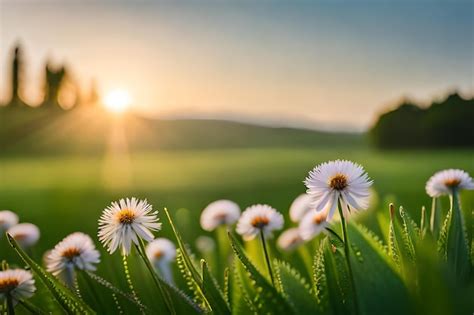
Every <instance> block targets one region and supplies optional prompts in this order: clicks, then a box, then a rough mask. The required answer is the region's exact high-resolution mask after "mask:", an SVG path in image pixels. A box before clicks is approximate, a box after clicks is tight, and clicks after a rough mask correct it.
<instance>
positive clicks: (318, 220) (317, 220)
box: [313, 213, 326, 225]
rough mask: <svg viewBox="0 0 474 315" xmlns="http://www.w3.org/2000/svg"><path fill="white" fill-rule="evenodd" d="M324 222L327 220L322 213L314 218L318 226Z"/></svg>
mask: <svg viewBox="0 0 474 315" xmlns="http://www.w3.org/2000/svg"><path fill="white" fill-rule="evenodd" d="M324 220H326V217H325V216H324V215H322V214H320V213H317V214H316V215H315V216H314V218H313V222H314V224H317V225H320V224H321V223H323V222H324Z"/></svg>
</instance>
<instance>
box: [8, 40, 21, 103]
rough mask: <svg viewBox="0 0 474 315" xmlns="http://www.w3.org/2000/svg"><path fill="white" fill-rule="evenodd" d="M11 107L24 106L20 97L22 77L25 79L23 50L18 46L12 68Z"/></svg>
mask: <svg viewBox="0 0 474 315" xmlns="http://www.w3.org/2000/svg"><path fill="white" fill-rule="evenodd" d="M11 71H12V72H11V99H10V102H9V103H10V104H11V105H20V104H23V101H22V100H21V97H20V92H21V87H22V86H21V85H22V77H23V50H22V49H21V46H20V45H19V44H18V45H17V46H16V47H15V48H14V50H13V59H12V68H11Z"/></svg>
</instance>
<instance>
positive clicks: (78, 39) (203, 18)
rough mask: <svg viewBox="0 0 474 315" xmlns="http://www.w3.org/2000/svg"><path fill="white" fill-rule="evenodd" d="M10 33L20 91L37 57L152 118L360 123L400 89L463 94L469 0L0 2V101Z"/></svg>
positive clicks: (37, 65) (31, 92)
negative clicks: (119, 94)
mask: <svg viewBox="0 0 474 315" xmlns="http://www.w3.org/2000/svg"><path fill="white" fill-rule="evenodd" d="M18 41H20V42H21V43H22V45H23V48H24V50H25V54H26V58H27V63H28V67H27V73H26V77H27V87H26V89H25V99H27V100H29V101H31V102H32V103H34V102H37V101H38V99H39V98H40V97H39V95H40V93H39V91H40V86H41V84H40V83H39V82H41V80H42V76H43V74H42V72H41V71H42V68H43V67H44V63H45V62H46V61H47V60H50V61H52V62H54V63H56V64H61V63H65V64H67V65H68V67H69V69H70V70H71V72H72V74H73V76H74V78H75V80H76V81H77V82H79V84H80V85H81V87H82V88H83V90H87V89H88V87H89V86H90V84H91V82H92V80H94V81H95V82H96V83H97V85H98V88H99V91H100V93H101V95H107V94H108V93H109V92H110V91H112V90H116V89H122V90H126V91H128V93H129V94H130V97H131V99H132V103H133V107H132V108H133V110H134V111H137V112H140V113H142V114H145V115H151V116H156V117H163V118H180V117H198V118H224V119H234V120H244V121H252V122H259V123H265V124H268V123H270V124H277V125H290V126H303V127H308V128H316V129H318V128H319V129H321V128H322V129H327V128H329V129H350V130H364V129H366V128H369V127H370V125H371V124H372V123H373V122H374V119H375V118H376V117H377V115H378V114H379V113H380V112H383V111H384V110H386V109H387V108H390V107H393V106H395V105H396V104H397V103H398V102H400V100H401V99H403V98H410V99H413V100H416V101H419V102H422V103H426V102H428V101H430V100H432V99H440V98H442V97H443V96H445V95H446V94H447V93H449V92H452V91H454V90H459V91H461V92H462V93H463V95H465V96H472V95H474V57H473V56H474V1H461V0H459V1H457V0H446V1H434V0H433V1H431V0H414V1H393V0H392V1H390V0H381V1H360V0H353V1H341V0H335V1H327V0H325V1H317V0H315V1H270V0H262V1H234V2H232V1H223V0H220V1H217V0H216V1H167V2H161V1H151V0H149V1H136V0H135V1H132V0H130V1H123V0H122V1H106V0H95V1H91V0H89V1H77V0H56V1H51V0H49V1H48V0H44V1H40V0H30V1H25V0H0V98H3V99H5V98H6V95H8V92H7V91H8V84H7V83H6V81H7V78H8V71H7V69H8V62H9V59H10V58H11V57H10V54H11V49H12V47H13V45H14V44H15V43H16V42H18Z"/></svg>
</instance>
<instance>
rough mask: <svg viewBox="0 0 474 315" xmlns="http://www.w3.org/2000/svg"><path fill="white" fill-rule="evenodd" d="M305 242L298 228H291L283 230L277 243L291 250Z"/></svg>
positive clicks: (286, 249)
mask: <svg viewBox="0 0 474 315" xmlns="http://www.w3.org/2000/svg"><path fill="white" fill-rule="evenodd" d="M302 243H303V239H302V238H301V235H300V231H299V230H298V228H291V229H288V230H286V231H285V232H283V233H282V234H281V235H280V237H279V238H278V240H277V245H278V247H280V248H281V249H283V250H285V251H290V250H293V249H295V248H296V247H298V246H299V245H301V244H302Z"/></svg>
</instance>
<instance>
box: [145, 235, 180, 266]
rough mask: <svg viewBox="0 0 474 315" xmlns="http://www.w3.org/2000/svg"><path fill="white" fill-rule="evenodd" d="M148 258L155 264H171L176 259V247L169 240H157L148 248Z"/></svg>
mask: <svg viewBox="0 0 474 315" xmlns="http://www.w3.org/2000/svg"><path fill="white" fill-rule="evenodd" d="M146 256H147V257H148V259H150V261H151V262H152V263H154V264H160V263H170V262H172V261H173V260H174V259H175V258H176V246H174V244H173V242H171V241H170V240H169V239H167V238H157V239H155V240H153V241H152V242H150V243H149V244H148V245H147V246H146Z"/></svg>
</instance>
